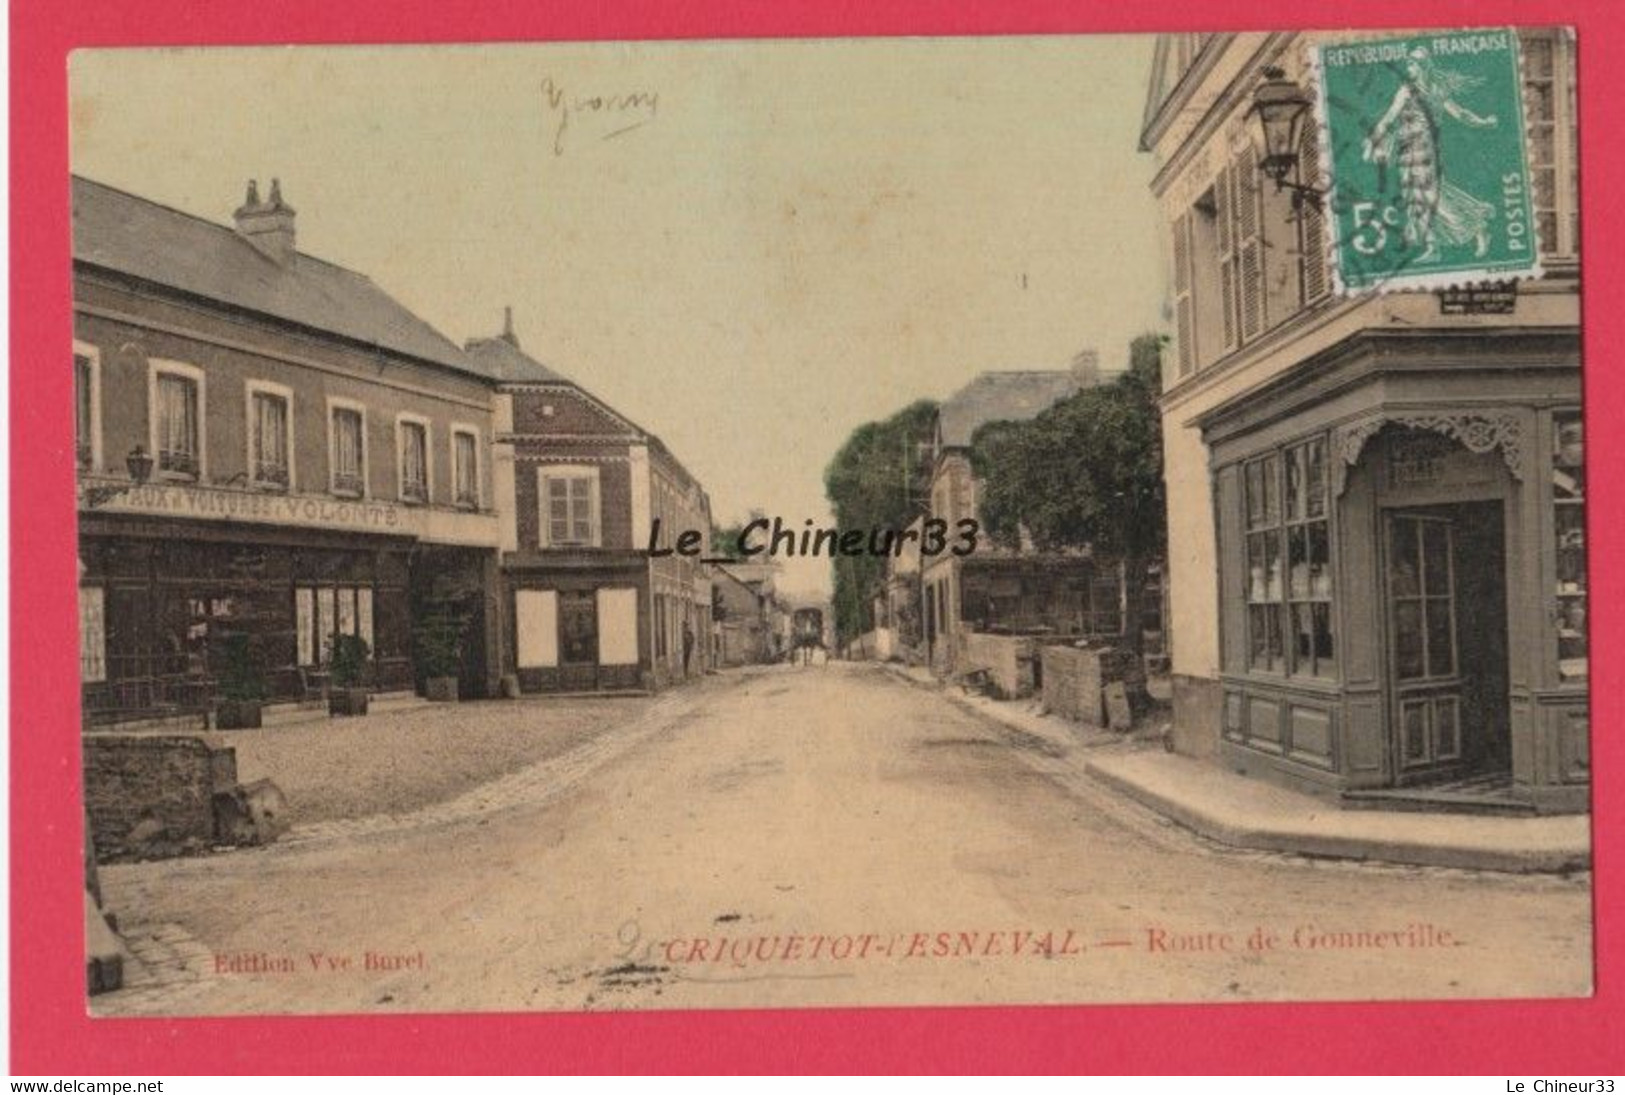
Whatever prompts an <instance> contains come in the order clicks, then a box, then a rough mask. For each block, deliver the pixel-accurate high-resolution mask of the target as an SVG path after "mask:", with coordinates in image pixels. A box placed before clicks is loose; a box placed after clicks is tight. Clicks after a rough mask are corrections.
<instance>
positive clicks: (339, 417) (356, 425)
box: [328, 406, 367, 496]
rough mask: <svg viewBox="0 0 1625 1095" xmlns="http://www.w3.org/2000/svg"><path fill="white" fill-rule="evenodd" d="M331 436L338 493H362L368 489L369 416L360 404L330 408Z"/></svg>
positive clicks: (356, 494) (331, 459)
mask: <svg viewBox="0 0 1625 1095" xmlns="http://www.w3.org/2000/svg"><path fill="white" fill-rule="evenodd" d="M328 413H329V417H330V419H331V439H330V441H329V460H330V462H331V466H332V469H333V470H332V480H331V488H332V491H333V493H334V494H344V495H351V496H361V495H364V494H366V492H367V434H366V429H367V426H366V423H367V420H366V415H365V412H363V411H362V410H361V409H360V408H359V407H352V406H333V407H331V408H330V409H329V412H328Z"/></svg>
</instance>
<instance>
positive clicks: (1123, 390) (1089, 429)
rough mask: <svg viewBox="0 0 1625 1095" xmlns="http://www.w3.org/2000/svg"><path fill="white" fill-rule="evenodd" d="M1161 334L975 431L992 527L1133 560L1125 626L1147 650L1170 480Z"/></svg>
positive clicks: (974, 455)
mask: <svg viewBox="0 0 1625 1095" xmlns="http://www.w3.org/2000/svg"><path fill="white" fill-rule="evenodd" d="M1164 341H1165V339H1164V337H1163V336H1161V335H1153V334H1146V335H1141V336H1140V337H1139V338H1136V339H1135V340H1134V342H1133V344H1132V345H1131V346H1130V347H1129V362H1128V368H1127V369H1125V370H1124V371H1123V372H1122V373H1119V374H1118V375H1117V376H1116V377H1115V378H1114V379H1113V380H1112V381H1111V382H1110V383H1107V384H1101V385H1098V386H1095V387H1090V388H1085V389H1083V390H1082V391H1079V392H1078V393H1077V394H1075V395H1073V396H1070V397H1069V398H1067V399H1064V400H1062V401H1061V402H1059V403H1057V404H1055V406H1053V407H1051V408H1049V409H1048V410H1046V411H1044V412H1043V413H1041V414H1039V415H1038V416H1037V417H1036V418H1033V419H1031V420H1030V421H1026V422H992V423H988V424H987V425H985V426H983V427H982V428H981V429H979V430H977V431H976V434H975V436H974V437H973V438H972V449H971V464H972V467H973V468H974V469H975V471H976V474H977V477H978V478H979V479H980V480H981V498H980V501H981V509H980V512H981V518H982V523H983V526H984V527H985V529H986V530H987V532H988V534H989V535H990V536H992V537H994V538H995V539H996V540H999V541H1001V542H1003V543H1007V544H1010V543H1015V542H1017V541H1018V540H1019V539H1020V537H1021V534H1022V532H1023V531H1025V532H1026V533H1027V535H1029V536H1030V537H1031V538H1032V541H1033V544H1034V546H1036V547H1038V548H1039V549H1041V550H1054V549H1059V548H1082V547H1088V548H1090V549H1091V550H1092V551H1093V552H1094V553H1096V554H1097V555H1100V556H1105V557H1109V558H1116V559H1121V560H1122V561H1123V566H1124V590H1123V600H1124V608H1125V610H1126V617H1127V618H1126V620H1125V625H1126V630H1127V635H1126V636H1125V637H1126V638H1127V640H1128V642H1129V643H1130V645H1131V646H1132V647H1133V649H1134V650H1135V651H1136V652H1138V651H1139V650H1140V649H1141V647H1142V640H1143V636H1142V634H1141V628H1140V626H1139V621H1140V619H1141V616H1142V609H1141V604H1142V601H1143V600H1144V590H1145V585H1146V579H1147V577H1148V571H1149V567H1150V565H1151V563H1152V562H1153V561H1155V560H1157V559H1159V558H1161V557H1162V556H1163V555H1164V554H1165V553H1166V551H1167V544H1168V515H1167V508H1166V505H1165V501H1164V494H1163V481H1162V417H1161V415H1160V414H1159V413H1158V411H1157V395H1158V393H1159V391H1160V390H1161V369H1162V346H1163V343H1164Z"/></svg>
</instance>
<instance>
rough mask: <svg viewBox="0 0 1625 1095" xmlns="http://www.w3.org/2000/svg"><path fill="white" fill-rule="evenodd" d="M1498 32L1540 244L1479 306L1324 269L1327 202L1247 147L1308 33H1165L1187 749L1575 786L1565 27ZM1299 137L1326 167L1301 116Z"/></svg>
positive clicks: (1471, 780)
mask: <svg viewBox="0 0 1625 1095" xmlns="http://www.w3.org/2000/svg"><path fill="white" fill-rule="evenodd" d="M1519 37H1520V38H1521V39H1522V61H1523V67H1522V79H1523V81H1524V85H1525V86H1524V89H1523V90H1524V103H1525V108H1526V111H1527V119H1526V126H1527V136H1528V143H1529V155H1530V160H1531V171H1532V178H1531V179H1530V183H1531V186H1530V190H1531V192H1532V194H1533V196H1534V212H1535V221H1536V225H1537V227H1538V230H1539V233H1538V234H1539V243H1540V247H1541V250H1542V252H1543V253H1544V254H1543V260H1544V270H1545V273H1544V276H1542V277H1540V278H1538V279H1535V280H1525V281H1521V282H1518V283H1517V285H1516V290H1515V292H1513V293H1511V294H1509V295H1508V296H1506V297H1505V298H1504V299H1502V300H1500V301H1499V302H1498V304H1497V306H1496V307H1495V308H1488V309H1486V308H1481V307H1473V306H1471V302H1470V301H1468V300H1465V299H1464V298H1463V296H1462V295H1461V294H1454V293H1450V292H1432V291H1426V292H1417V291H1412V292H1390V293H1376V292H1369V293H1361V294H1357V295H1352V296H1348V297H1342V296H1338V295H1336V294H1335V293H1334V291H1333V286H1332V279H1331V276H1330V274H1331V271H1330V269H1329V265H1328V263H1329V258H1328V254H1327V249H1326V247H1325V231H1326V230H1325V226H1324V223H1323V221H1324V218H1325V216H1326V212H1325V210H1324V209H1323V208H1322V207H1321V205H1320V204H1319V201H1318V199H1311V200H1304V201H1298V202H1294V200H1293V193H1292V191H1291V189H1290V188H1284V189H1282V188H1277V187H1276V186H1275V185H1273V184H1272V183H1271V182H1270V181H1269V180H1268V179H1267V178H1265V177H1264V175H1263V174H1262V173H1261V171H1260V166H1259V165H1260V160H1261V148H1260V146H1261V144H1262V141H1263V134H1262V132H1261V130H1262V126H1261V123H1260V120H1259V116H1258V115H1257V114H1256V113H1255V112H1254V109H1253V108H1254V104H1255V93H1256V91H1257V89H1258V88H1259V87H1260V86H1261V85H1262V84H1263V83H1264V82H1265V81H1266V80H1267V79H1272V78H1273V79H1276V80H1280V79H1285V80H1287V81H1290V82H1293V83H1295V84H1296V85H1298V86H1299V87H1301V88H1305V89H1309V88H1310V87H1311V81H1312V73H1311V72H1310V70H1309V67H1308V65H1307V63H1306V53H1307V48H1308V46H1309V45H1310V44H1311V42H1310V39H1309V37H1308V36H1305V35H1303V34H1297V33H1286V34H1265V33H1242V34H1212V35H1189V34H1186V35H1169V36H1164V37H1163V38H1161V39H1160V40H1159V44H1158V46H1157V49H1156V59H1155V63H1154V70H1153V73H1152V77H1151V82H1150V85H1151V86H1150V94H1149V98H1148V103H1147V107H1146V114H1145V119H1144V126H1143V136H1142V147H1143V148H1144V149H1145V150H1147V151H1150V152H1151V153H1153V154H1154V155H1155V159H1156V170H1155V175H1154V179H1153V183H1152V189H1153V191H1154V194H1155V197H1156V200H1157V202H1158V203H1159V205H1160V210H1161V218H1162V220H1163V223H1164V237H1165V238H1166V239H1167V240H1168V249H1167V253H1168V258H1169V260H1170V266H1171V270H1172V276H1171V280H1170V284H1171V287H1172V295H1173V300H1172V302H1171V303H1172V307H1173V311H1174V315H1175V319H1176V326H1177V338H1176V344H1175V346H1174V349H1173V352H1172V353H1170V354H1168V355H1167V356H1166V357H1165V366H1164V378H1163V393H1164V394H1163V397H1162V414H1163V428H1164V443H1165V448H1166V473H1165V474H1166V478H1167V498H1168V518H1169V536H1168V540H1169V544H1170V548H1169V554H1170V557H1169V560H1168V564H1169V571H1170V575H1169V579H1170V580H1169V597H1170V601H1171V617H1172V618H1171V631H1172V637H1173V672H1174V687H1173V695H1174V707H1175V712H1174V714H1175V724H1176V726H1175V736H1176V745H1177V748H1178V749H1179V750H1181V751H1183V752H1186V753H1189V754H1193V755H1198V756H1206V757H1211V758H1214V759H1215V760H1216V761H1217V762H1218V763H1221V764H1222V765H1224V766H1225V767H1227V768H1229V769H1232V770H1235V771H1238V772H1242V773H1245V774H1248V775H1252V776H1257V777H1261V778H1265V779H1270V780H1276V781H1280V782H1283V783H1286V784H1288V785H1290V786H1293V787H1295V788H1299V789H1304V790H1310V791H1314V792H1317V793H1321V794H1325V795H1329V796H1333V797H1341V798H1344V799H1355V800H1370V801H1375V802H1379V803H1380V802H1384V801H1390V800H1393V799H1410V800H1413V804H1421V805H1427V804H1433V805H1438V806H1447V805H1451V804H1469V803H1470V804H1476V805H1478V806H1481V807H1483V808H1491V809H1508V810H1518V809H1524V810H1529V809H1539V810H1553V811H1559V810H1576V809H1583V808H1584V807H1585V805H1586V802H1587V798H1588V791H1589V766H1588V755H1589V754H1588V736H1587V735H1588V714H1587V656H1586V655H1587V647H1586V627H1585V616H1586V570H1585V522H1584V505H1585V475H1584V467H1583V459H1582V457H1583V451H1582V437H1583V426H1582V422H1581V418H1580V395H1581V376H1580V337H1579V336H1580V293H1579V287H1580V286H1579V242H1580V241H1579V235H1578V209H1577V201H1578V197H1577V186H1576V167H1575V135H1576V130H1575V113H1574V102H1575V100H1574V46H1573V41H1572V39H1569V38H1566V37H1564V36H1563V35H1561V34H1559V33H1555V32H1546V31H1538V30H1528V31H1520V32H1519ZM1267 69H1270V70H1276V69H1278V70H1280V72H1279V73H1269V74H1267V73H1266V70H1267ZM1295 151H1296V162H1295V163H1294V164H1293V165H1292V176H1293V178H1294V179H1295V180H1296V181H1297V182H1298V183H1299V184H1300V185H1302V186H1307V187H1311V188H1315V189H1324V187H1325V184H1326V180H1325V179H1324V177H1323V175H1322V172H1321V170H1320V163H1319V158H1320V149H1319V146H1318V144H1317V133H1316V126H1314V125H1312V124H1310V125H1305V126H1304V127H1303V129H1302V134H1301V137H1300V139H1299V142H1298V145H1297V148H1296V149H1295Z"/></svg>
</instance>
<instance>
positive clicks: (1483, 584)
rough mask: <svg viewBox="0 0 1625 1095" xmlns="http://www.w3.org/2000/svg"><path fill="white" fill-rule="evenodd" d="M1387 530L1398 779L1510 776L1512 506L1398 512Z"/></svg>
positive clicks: (1386, 571)
mask: <svg viewBox="0 0 1625 1095" xmlns="http://www.w3.org/2000/svg"><path fill="white" fill-rule="evenodd" d="M1383 526H1384V538H1383V540H1384V542H1383V549H1384V566H1383V572H1384V579H1385V581H1384V584H1383V593H1384V599H1385V602H1386V614H1387V633H1388V672H1389V681H1390V695H1391V701H1390V708H1389V725H1390V727H1391V733H1390V748H1391V756H1392V759H1393V771H1394V773H1395V779H1394V782H1395V784H1396V785H1401V786H1409V785H1417V784H1428V783H1440V782H1447V781H1450V780H1458V779H1469V778H1478V777H1484V776H1495V777H1499V776H1503V775H1505V774H1507V773H1508V772H1509V771H1510V768H1511V733H1510V722H1509V715H1508V707H1507V688H1508V673H1507V616H1506V539H1505V527H1504V526H1505V518H1504V514H1503V504H1502V503H1501V502H1499V501H1486V502H1464V503H1457V504H1453V505H1440V506H1425V507H1407V508H1404V509H1392V510H1388V511H1386V513H1385V518H1384V521H1383Z"/></svg>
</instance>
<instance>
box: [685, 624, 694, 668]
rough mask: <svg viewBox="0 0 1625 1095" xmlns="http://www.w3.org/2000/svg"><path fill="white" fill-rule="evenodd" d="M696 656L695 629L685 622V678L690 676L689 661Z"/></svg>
mask: <svg viewBox="0 0 1625 1095" xmlns="http://www.w3.org/2000/svg"><path fill="white" fill-rule="evenodd" d="M693 656H694V627H693V625H692V624H690V623H688V621H686V620H685V621H684V622H683V676H685V677H686V676H688V661H689V659H690V658H692V657H693Z"/></svg>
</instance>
